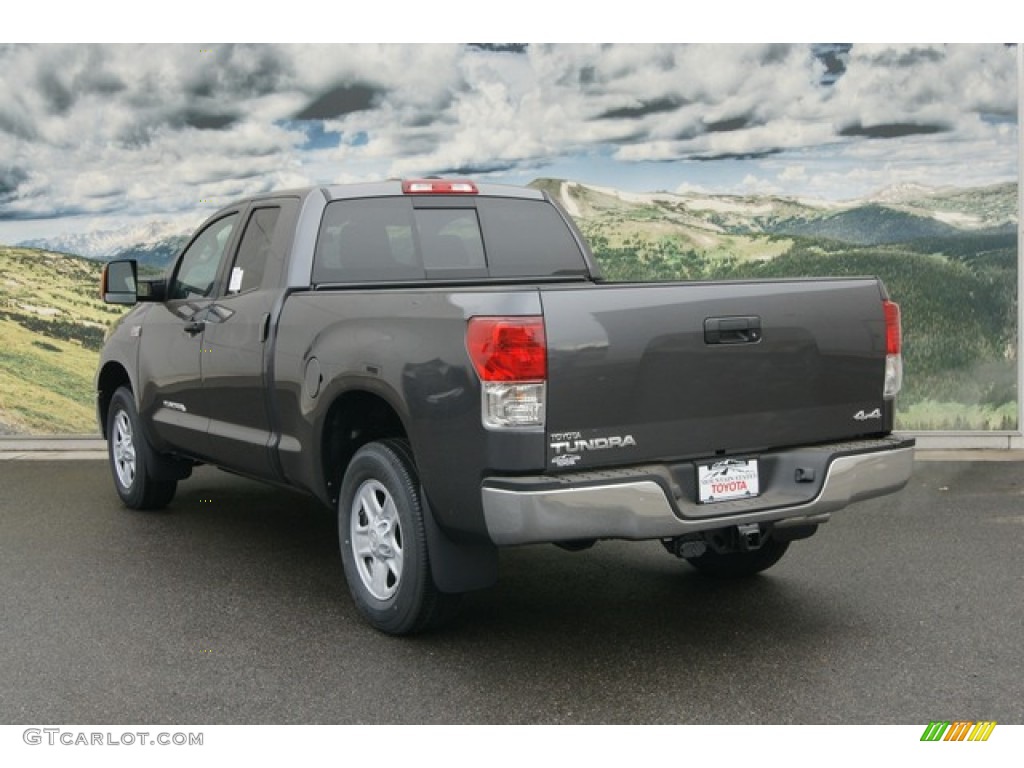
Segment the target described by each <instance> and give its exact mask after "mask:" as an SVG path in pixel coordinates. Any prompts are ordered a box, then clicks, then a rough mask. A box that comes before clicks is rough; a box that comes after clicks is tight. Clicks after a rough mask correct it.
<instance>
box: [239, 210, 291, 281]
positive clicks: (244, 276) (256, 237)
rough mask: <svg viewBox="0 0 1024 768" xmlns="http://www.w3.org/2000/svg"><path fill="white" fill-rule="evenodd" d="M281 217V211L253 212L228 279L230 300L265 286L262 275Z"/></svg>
mask: <svg viewBox="0 0 1024 768" xmlns="http://www.w3.org/2000/svg"><path fill="white" fill-rule="evenodd" d="M280 215H281V209H280V208H257V209H256V210H255V211H253V212H252V215H251V216H250V217H249V221H248V223H247V224H246V225H245V232H244V233H243V234H242V243H241V245H239V246H238V256H237V257H235V263H234V264H233V265H232V267H231V274H230V275H229V277H228V295H229V296H232V295H234V294H237V293H245V292H246V291H251V290H254V289H256V288H259V287H260V286H261V285H262V284H263V273H264V271H265V270H266V268H267V261H268V260H269V258H270V254H271V246H272V244H273V242H274V227H276V226H277V220H278V218H279V217H280Z"/></svg>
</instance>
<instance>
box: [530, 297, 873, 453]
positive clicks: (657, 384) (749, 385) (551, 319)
mask: <svg viewBox="0 0 1024 768" xmlns="http://www.w3.org/2000/svg"><path fill="white" fill-rule="evenodd" d="M881 290H882V289H881V287H880V284H879V283H878V282H877V281H876V280H874V279H857V280H808V281H779V282H757V283H695V284H685V285H680V284H671V285H654V284H649V285H642V286H639V285H604V286H594V287H587V288H564V289H560V288H547V289H544V290H543V291H542V302H543V306H544V319H545V330H546V334H547V341H548V356H549V358H548V359H549V382H548V402H547V431H548V466H549V467H550V468H552V469H569V468H575V469H580V468H585V467H588V466H602V465H613V464H619V465H621V464H631V463H642V462H645V461H662V460H671V459H674V458H686V457H714V456H716V455H719V456H721V455H741V454H746V453H756V452H758V451H762V450H765V449H767V448H774V447H784V446H794V445H807V444H813V443H822V442H829V441H837V440H844V439H847V438H854V437H857V436H864V435H868V434H880V433H884V432H887V431H888V430H890V429H891V427H892V421H891V420H892V414H891V408H890V403H889V402H888V401H885V400H884V399H883V391H882V390H883V377H884V370H885V356H886V338H885V317H884V314H883V308H882V294H881Z"/></svg>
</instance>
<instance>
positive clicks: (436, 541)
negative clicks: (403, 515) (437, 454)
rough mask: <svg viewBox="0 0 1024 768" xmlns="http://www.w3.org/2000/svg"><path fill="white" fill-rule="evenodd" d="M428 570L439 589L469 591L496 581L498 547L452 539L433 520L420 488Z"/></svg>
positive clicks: (490, 584) (488, 585) (451, 591)
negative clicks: (428, 563) (428, 562)
mask: <svg viewBox="0 0 1024 768" xmlns="http://www.w3.org/2000/svg"><path fill="white" fill-rule="evenodd" d="M420 504H421V505H422V507H423V525H424V528H425V529H426V534H427V549H428V556H429V558H430V573H431V575H432V576H433V577H434V585H435V586H436V587H437V588H438V589H439V590H440V591H441V592H448V593H460V592H471V591H473V590H476V589H485V588H487V587H491V586H494V584H496V583H497V581H498V548H497V547H495V546H494V545H493V544H491V543H490V542H463V541H452V539H451V538H449V537H448V535H447V534H446V533H445V532H444V531H442V530H441V528H440V527H439V526H438V524H437V522H436V521H435V520H434V513H433V511H432V510H431V509H430V503H429V502H428V501H427V494H426V492H425V491H424V490H423V489H422V488H421V489H420Z"/></svg>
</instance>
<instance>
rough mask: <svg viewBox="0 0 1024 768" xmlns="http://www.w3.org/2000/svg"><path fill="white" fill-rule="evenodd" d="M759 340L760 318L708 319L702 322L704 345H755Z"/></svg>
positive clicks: (753, 316)
mask: <svg viewBox="0 0 1024 768" xmlns="http://www.w3.org/2000/svg"><path fill="white" fill-rule="evenodd" d="M760 340H761V318H760V317H758V316H757V315H749V316H747V317H709V318H707V319H706V320H705V321H704V343H705V344H756V343H757V342H759V341H760Z"/></svg>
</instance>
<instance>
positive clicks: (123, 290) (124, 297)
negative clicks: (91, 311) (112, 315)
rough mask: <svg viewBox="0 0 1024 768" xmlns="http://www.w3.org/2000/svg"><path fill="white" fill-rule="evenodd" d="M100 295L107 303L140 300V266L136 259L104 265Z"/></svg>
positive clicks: (130, 302) (132, 302)
mask: <svg viewBox="0 0 1024 768" xmlns="http://www.w3.org/2000/svg"><path fill="white" fill-rule="evenodd" d="M100 295H101V296H102V297H103V301H105V302H106V303H107V304H134V303H135V302H137V301H138V300H139V297H138V266H137V265H136V263H135V260H134V259H125V260H123V261H110V262H107V264H106V265H104V267H103V277H102V279H101V283H100Z"/></svg>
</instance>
